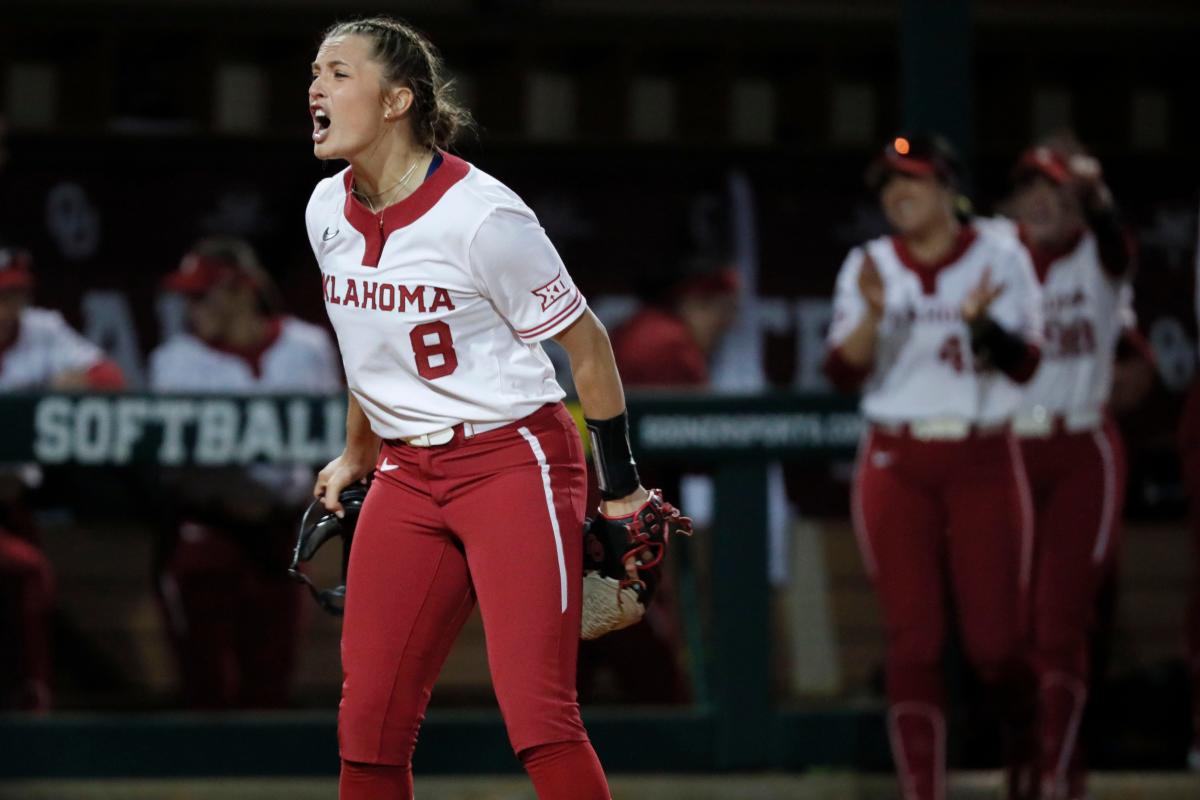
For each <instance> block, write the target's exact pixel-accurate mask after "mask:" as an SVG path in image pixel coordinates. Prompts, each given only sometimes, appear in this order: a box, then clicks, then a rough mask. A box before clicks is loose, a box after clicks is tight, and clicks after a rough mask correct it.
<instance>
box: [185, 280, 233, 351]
mask: <svg viewBox="0 0 1200 800" xmlns="http://www.w3.org/2000/svg"><path fill="white" fill-rule="evenodd" d="M229 291H230V289H229V287H226V286H217V287H215V288H213V289H209V290H208V291H207V292H205V293H204V294H197V295H192V296H190V297H188V306H187V309H188V325H189V326H190V327H191V330H192V333H193V334H194V335H196V336H197V337H198V338H200V339H203V340H204V341H217V340H219V339H220V338H221V337H222V335H223V334H224V333H225V328H226V324H227V322H228V320H229V306H230V303H229V297H228V295H229Z"/></svg>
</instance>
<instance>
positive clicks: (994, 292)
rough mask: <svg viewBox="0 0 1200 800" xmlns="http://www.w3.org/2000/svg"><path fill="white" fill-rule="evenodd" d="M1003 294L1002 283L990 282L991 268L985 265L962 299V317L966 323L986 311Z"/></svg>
mask: <svg viewBox="0 0 1200 800" xmlns="http://www.w3.org/2000/svg"><path fill="white" fill-rule="evenodd" d="M1002 294H1004V284H1002V283H992V268H991V267H985V268H984V270H983V276H982V277H981V278H980V279H979V283H977V284H975V286H974V288H972V289H971V291H969V292H967V296H966V298H965V299H964V300H963V301H962V307H961V310H962V318H963V321H964V322H966V323H967V324H968V325H969V324H970V323H972V322H974V321H975V320H977V319H979V318H980V317H982V316H983V315H984V314H986V313H987V310H988V309H989V308H990V307H991V305H992V302H993V301H994V300H995V299H996V298H997V297H999V296H1000V295H1002Z"/></svg>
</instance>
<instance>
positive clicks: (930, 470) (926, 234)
mask: <svg viewBox="0 0 1200 800" xmlns="http://www.w3.org/2000/svg"><path fill="white" fill-rule="evenodd" d="M960 180H961V170H960V167H959V162H958V159H957V157H956V155H955V153H954V152H953V151H952V150H951V149H950V147H949V145H948V144H946V143H945V142H944V141H943V140H942V139H940V138H938V137H932V136H921V137H911V138H906V137H898V138H896V139H894V140H893V141H891V142H889V143H888V145H887V146H886V147H885V148H884V149H883V152H882V153H881V154H880V156H879V157H878V158H877V159H876V161H875V162H874V163H873V164H872V165H871V167H870V168H869V170H868V172H867V181H868V184H869V186H870V187H871V188H873V189H875V190H877V191H878V192H879V199H880V203H881V205H882V206H883V212H884V214H885V216H886V217H887V220H888V222H889V224H890V225H891V226H892V228H893V230H894V231H895V235H894V236H891V237H881V238H879V239H875V240H873V241H871V242H868V243H867V244H865V245H863V246H861V247H856V248H854V249H853V250H852V251H851V252H850V255H849V257H848V258H847V259H846V262H845V263H844V264H843V266H842V269H841V272H840V274H839V276H838V280H837V289H836V293H835V296H834V317H833V322H832V324H831V327H830V331H829V340H828V355H827V359H826V364H825V367H826V374H827V375H828V376H829V378H830V379H831V380H832V381H833V383H834V384H835V385H836V386H838V387H839V388H842V389H845V390H851V389H861V391H862V395H863V399H862V411H863V415H864V416H865V417H866V420H867V423H868V429H867V433H866V437H865V439H864V441H863V443H862V445H861V446H860V450H859V461H858V467H857V470H856V475H855V478H854V487H853V498H852V504H853V508H852V513H853V517H854V522H855V529H856V534H857V535H858V539H859V546H860V548H861V550H862V557H863V561H864V564H865V566H866V570H867V573H868V574H869V576H870V577H871V579H872V581H873V583H874V586H875V590H876V593H877V594H878V597H879V601H880V605H881V606H882V611H883V617H884V624H885V629H886V633H887V640H888V641H887V662H886V673H887V699H888V715H887V716H888V733H889V736H890V738H891V744H892V757H893V760H894V762H895V764H896V769H897V771H898V773H899V777H900V785H901V789H902V792H903V795H904V798H905V800H935V799H938V800H940V798H943V797H944V796H945V791H946V778H945V769H946V766H945V759H946V718H945V711H944V708H943V707H944V697H943V691H944V690H943V685H942V676H941V657H942V649H943V644H944V642H945V639H946V632H945V621H946V616H947V609H948V607H949V599H948V598H947V597H946V596H945V588H944V587H946V586H947V585H948V586H949V587H950V590H951V591H952V592H953V593H954V601H955V603H954V604H955V607H956V609H957V612H958V621H959V624H960V626H961V633H962V640H963V644H964V648H965V651H966V656H967V658H968V660H969V661H970V662H971V664H972V665H973V666H974V667H975V669H976V670H977V672H978V673H979V676H980V678H981V679H982V681H983V682H984V683H985V684H986V685H988V686H989V687H991V689H992V690H993V691H994V693H995V697H996V698H997V699H998V700H999V699H1004V700H1011V698H1014V697H1019V696H1020V692H1019V683H1020V680H1021V677H1022V674H1023V669H1022V666H1023V665H1022V659H1021V655H1022V653H1021V648H1020V635H1021V630H1020V626H1019V624H1018V620H1019V619H1020V609H1021V606H1022V604H1023V603H1024V598H1023V597H1022V592H1023V591H1025V590H1026V589H1027V588H1028V583H1029V568H1030V558H1031V556H1032V553H1031V545H1032V540H1031V537H1032V530H1031V527H1032V519H1031V515H1032V509H1031V507H1030V499H1029V487H1028V484H1027V482H1026V479H1025V475H1024V471H1023V468H1022V466H1021V459H1020V454H1019V451H1018V449H1017V444H1016V440H1015V439H1014V438H1013V437H1012V435H1011V433H1010V432H1009V420H1010V418H1011V416H1012V414H1013V412H1014V411H1015V410H1016V408H1017V405H1018V404H1019V402H1020V397H1021V394H1020V387H1019V386H1018V384H1020V383H1024V382H1026V381H1028V380H1029V379H1030V377H1031V376H1032V375H1033V373H1034V370H1035V369H1036V368H1037V363H1038V359H1039V353H1038V348H1037V345H1036V341H1037V340H1038V337H1039V335H1040V328H1041V322H1040V295H1039V292H1038V289H1037V284H1036V278H1035V277H1034V275H1033V269H1032V266H1031V265H1030V263H1029V257H1028V255H1026V253H1025V252H1024V250H1023V249H1022V248H1021V247H1020V245H1019V244H1018V243H1017V242H1016V241H1015V240H1014V239H1012V238H1011V237H1008V236H1004V235H1003V234H1000V233H998V232H994V231H990V230H988V229H986V228H980V227H977V226H975V225H974V224H972V223H971V222H970V221H969V220H965V219H963V216H962V215H961V214H960V205H959V203H960V200H961V197H960V190H959V182H960ZM1006 710H1007V711H1009V712H1015V710H1016V709H1015V707H1013V706H1011V704H1010V706H1009V707H1008V708H1007V709H1006Z"/></svg>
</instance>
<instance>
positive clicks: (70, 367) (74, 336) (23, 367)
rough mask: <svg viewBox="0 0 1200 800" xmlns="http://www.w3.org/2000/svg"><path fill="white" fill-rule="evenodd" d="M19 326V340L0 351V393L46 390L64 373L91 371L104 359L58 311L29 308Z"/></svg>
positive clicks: (22, 314)
mask: <svg viewBox="0 0 1200 800" xmlns="http://www.w3.org/2000/svg"><path fill="white" fill-rule="evenodd" d="M18 326H19V328H18V331H17V338H16V339H14V340H13V342H12V344H10V345H9V346H8V347H6V348H3V349H0V391H7V392H14V391H20V390H22V389H39V388H45V387H48V386H50V384H51V383H52V382H53V381H54V379H55V377H57V376H58V375H61V374H62V373H64V372H73V371H77V370H88V369H91V368H92V367H94V366H96V365H97V364H99V363H100V362H101V361H103V360H104V359H105V355H104V351H103V350H101V349H100V348H99V347H97V346H96V345H94V344H92V343H91V342H89V341H88V340H87V339H85V338H84V337H83V336H82V335H80V334H79V333H78V332H76V331H75V329H74V328H72V327H71V326H70V325H68V324H67V322H66V320H64V319H63V318H62V315H61V314H59V313H58V312H57V311H51V310H49V309H45V308H26V309H24V310H22V311H21V317H20V321H19V322H18Z"/></svg>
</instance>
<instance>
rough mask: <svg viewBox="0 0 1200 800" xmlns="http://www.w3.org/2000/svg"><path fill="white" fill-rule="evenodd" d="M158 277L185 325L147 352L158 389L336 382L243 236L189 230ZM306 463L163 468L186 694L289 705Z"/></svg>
mask: <svg viewBox="0 0 1200 800" xmlns="http://www.w3.org/2000/svg"><path fill="white" fill-rule="evenodd" d="M164 286H165V288H166V289H167V290H168V291H173V292H179V293H181V294H183V295H184V296H185V297H186V298H187V323H188V328H187V330H186V331H185V332H183V333H180V334H177V335H175V336H173V337H171V338H169V339H168V340H166V341H165V342H163V343H162V344H161V345H160V346H159V347H158V348H156V349H155V350H154V352H153V353H151V356H150V386H151V388H152V389H153V390H154V391H158V392H184V393H186V392H198V393H203V392H223V393H230V394H255V393H259V392H262V393H314V394H315V393H321V394H325V393H330V392H334V391H338V390H339V389H340V388H341V385H342V384H341V370H340V368H339V366H338V363H337V352H336V350H335V349H334V346H333V343H332V342H331V340H330V337H329V335H328V333H326V332H325V330H324V329H322V328H319V327H317V326H315V325H311V324H309V323H306V322H302V321H301V320H298V319H296V318H295V317H291V316H287V315H285V314H283V313H282V310H281V307H280V303H279V300H278V292H277V290H276V287H275V285H274V283H273V282H272V281H271V279H270V277H269V276H268V274H267V273H266V271H265V270H263V268H262V267H261V266H260V265H259V262H258V258H257V256H256V255H255V253H254V251H253V249H252V248H251V247H250V246H249V245H248V244H247V243H246V242H244V241H242V240H240V239H234V238H221V237H217V238H210V239H205V240H202V241H200V242H198V243H197V244H196V245H195V246H194V247H193V248H192V249H191V251H190V252H189V253H187V254H186V255H185V256H184V257H183V260H182V261H181V262H180V265H179V268H178V269H177V270H176V271H175V272H173V273H171V274H170V275H169V276H168V277H167V279H166V281H165V283H164ZM312 476H313V470H312V469H310V468H308V467H305V466H299V465H298V466H294V467H289V466H286V465H264V464H260V465H253V466H250V467H248V468H228V469H212V468H205V469H181V470H176V471H173V472H172V473H170V474H169V475H167V476H166V479H167V481H168V484H169V486H170V488H171V490H172V493H173V495H174V500H175V508H176V513H175V518H174V519H173V520H172V521H171V523H170V524H169V526H168V528H169V532H168V534H167V536H166V537H165V542H164V546H163V547H162V549H161V552H160V553H159V557H158V564H157V574H158V582H159V591H160V597H161V601H162V607H163V610H164V612H165V615H166V622H167V626H168V629H169V631H170V635H171V639H172V643H173V645H174V647H175V649H176V655H177V657H178V661H179V669H180V676H181V682H182V694H183V698H184V702H185V703H186V704H187V705H188V706H190V707H194V708H206V709H216V708H233V707H238V708H250V707H252V708H277V707H280V706H283V705H285V704H286V702H287V698H288V691H289V689H290V686H291V679H292V677H293V674H294V667H295V661H296V644H297V641H296V640H297V637H298V635H299V630H300V618H301V613H300V612H301V608H300V606H299V602H300V599H301V591H302V590H301V589H300V588H299V587H298V586H297V585H296V584H295V583H292V582H291V581H289V580H288V577H287V572H286V566H287V563H288V561H289V558H290V550H291V546H292V544H293V542H294V538H295V530H294V527H295V523H296V520H297V519H298V518H299V513H300V511H301V510H302V509H303V506H304V505H305V501H306V500H307V499H308V497H307V495H308V489H309V486H311V481H312Z"/></svg>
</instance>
